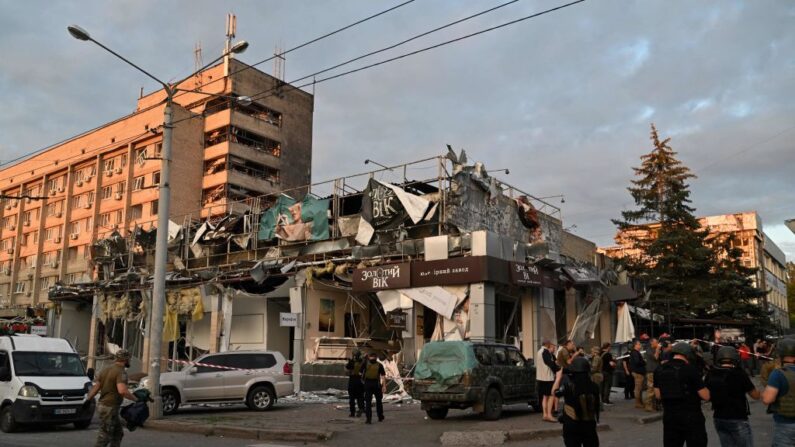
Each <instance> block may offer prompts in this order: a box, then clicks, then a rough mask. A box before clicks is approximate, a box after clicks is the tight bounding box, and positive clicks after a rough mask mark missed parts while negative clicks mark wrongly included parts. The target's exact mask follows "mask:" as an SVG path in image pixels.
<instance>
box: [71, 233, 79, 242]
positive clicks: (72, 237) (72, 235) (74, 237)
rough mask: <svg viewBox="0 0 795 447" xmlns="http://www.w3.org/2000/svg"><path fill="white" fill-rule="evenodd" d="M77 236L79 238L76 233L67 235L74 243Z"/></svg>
mask: <svg viewBox="0 0 795 447" xmlns="http://www.w3.org/2000/svg"><path fill="white" fill-rule="evenodd" d="M78 236H79V235H78V234H77V233H73V234H70V235H69V239H71V240H73V241H75V240H77V237H78Z"/></svg>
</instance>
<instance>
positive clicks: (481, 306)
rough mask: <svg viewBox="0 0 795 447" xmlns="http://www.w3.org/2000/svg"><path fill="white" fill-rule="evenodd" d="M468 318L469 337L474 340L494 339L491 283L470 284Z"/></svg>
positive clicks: (494, 326) (494, 313)
mask: <svg viewBox="0 0 795 447" xmlns="http://www.w3.org/2000/svg"><path fill="white" fill-rule="evenodd" d="M469 320H470V323H469V324H470V338H472V339H475V340H478V339H480V340H483V339H488V340H495V339H496V338H497V330H496V324H497V322H496V304H495V298H494V285H493V284H491V283H475V284H472V285H471V286H470V289H469Z"/></svg>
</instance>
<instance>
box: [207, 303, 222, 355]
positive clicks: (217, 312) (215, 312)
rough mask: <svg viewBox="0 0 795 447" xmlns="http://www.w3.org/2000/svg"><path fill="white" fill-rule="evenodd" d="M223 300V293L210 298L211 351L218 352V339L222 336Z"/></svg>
mask: <svg viewBox="0 0 795 447" xmlns="http://www.w3.org/2000/svg"><path fill="white" fill-rule="evenodd" d="M221 300H223V295H219V294H215V295H212V296H211V298H210V303H211V308H210V353H216V352H218V348H219V344H218V341H219V339H220V337H221Z"/></svg>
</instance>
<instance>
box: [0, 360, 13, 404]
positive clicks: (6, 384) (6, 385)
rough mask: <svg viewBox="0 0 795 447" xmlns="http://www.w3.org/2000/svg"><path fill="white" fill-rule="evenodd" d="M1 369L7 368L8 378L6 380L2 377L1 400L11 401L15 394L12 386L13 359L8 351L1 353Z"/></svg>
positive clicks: (0, 385)
mask: <svg viewBox="0 0 795 447" xmlns="http://www.w3.org/2000/svg"><path fill="white" fill-rule="evenodd" d="M0 368H5V369H6V371H7V373H8V376H7V377H5V379H8V380H1V379H3V378H2V377H0V399H11V398H12V396H14V394H15V393H13V392H12V389H11V388H12V386H11V377H12V375H11V357H10V356H9V355H8V353H7V352H6V351H0Z"/></svg>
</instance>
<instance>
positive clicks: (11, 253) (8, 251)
mask: <svg viewBox="0 0 795 447" xmlns="http://www.w3.org/2000/svg"><path fill="white" fill-rule="evenodd" d="M6 253H8V254H10V255H13V254H14V249H13V248H9V249H7V250H6Z"/></svg>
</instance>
